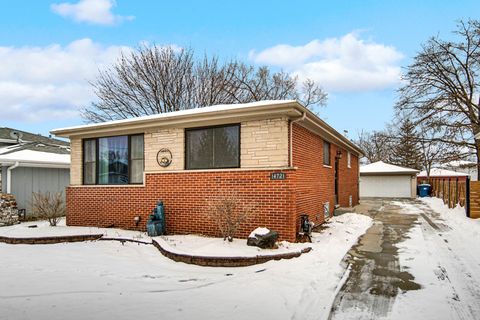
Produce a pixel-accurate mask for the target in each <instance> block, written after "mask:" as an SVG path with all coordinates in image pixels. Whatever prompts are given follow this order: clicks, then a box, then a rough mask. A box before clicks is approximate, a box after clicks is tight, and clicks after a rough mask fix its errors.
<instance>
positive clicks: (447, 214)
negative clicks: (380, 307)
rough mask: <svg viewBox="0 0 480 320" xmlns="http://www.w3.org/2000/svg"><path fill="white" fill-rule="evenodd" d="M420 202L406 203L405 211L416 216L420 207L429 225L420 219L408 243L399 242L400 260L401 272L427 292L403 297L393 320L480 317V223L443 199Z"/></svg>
mask: <svg viewBox="0 0 480 320" xmlns="http://www.w3.org/2000/svg"><path fill="white" fill-rule="evenodd" d="M421 201H422V202H423V204H417V205H412V204H411V203H403V208H404V210H403V212H410V213H412V212H416V210H413V211H412V206H413V207H417V209H418V208H420V211H421V212H422V213H423V214H424V215H425V216H427V218H428V219H430V223H429V222H428V221H427V220H426V219H425V218H424V217H422V216H420V217H419V220H418V224H417V225H416V226H415V227H413V228H412V229H411V230H410V232H409V239H407V240H406V241H404V242H402V243H400V244H399V248H400V250H399V259H400V264H401V266H402V269H403V270H405V271H408V272H409V273H411V274H412V275H413V276H414V277H415V280H414V281H415V282H417V283H419V284H420V285H421V286H422V288H421V289H420V290H416V291H408V292H404V293H401V294H399V295H398V296H397V298H396V301H395V303H394V306H393V309H392V312H391V314H390V316H389V317H390V319H478V315H479V314H480V302H479V301H480V286H479V284H480V274H479V271H480V247H479V246H478V241H479V232H480V220H472V219H469V218H467V217H466V216H465V210H464V209H463V208H461V207H457V208H454V209H449V208H448V207H447V206H445V205H444V204H443V201H442V200H441V199H438V198H423V199H421ZM432 210H433V212H432ZM417 211H418V210H417ZM432 223H433V225H434V226H435V227H433V226H432Z"/></svg>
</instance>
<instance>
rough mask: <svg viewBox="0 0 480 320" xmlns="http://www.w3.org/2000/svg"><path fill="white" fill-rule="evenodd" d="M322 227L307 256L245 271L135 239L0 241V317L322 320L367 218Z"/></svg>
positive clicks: (342, 218) (335, 220)
mask: <svg viewBox="0 0 480 320" xmlns="http://www.w3.org/2000/svg"><path fill="white" fill-rule="evenodd" d="M328 224H329V228H328V229H326V230H324V231H323V232H322V233H321V234H314V236H313V241H314V243H312V244H310V245H311V246H312V247H313V250H312V251H311V252H310V253H308V254H305V255H302V256H301V257H299V258H295V259H292V260H280V261H270V262H267V263H265V264H261V265H256V266H250V267H243V268H208V267H199V266H194V265H187V264H184V263H177V262H174V261H171V260H169V259H167V258H165V257H163V256H162V255H160V254H159V252H158V251H157V250H156V249H155V248H154V247H152V246H147V245H143V244H135V243H125V244H121V243H119V242H114V241H112V242H110V241H97V242H82V243H63V244H54V245H35V246H32V245H7V244H2V243H0V256H1V258H2V267H1V268H0V283H1V284H2V286H1V288H2V290H1V291H0V310H1V311H0V317H4V318H6V319H33V318H35V319H52V320H53V319H66V318H68V319H85V318H88V319H116V320H120V319H132V318H139V319H154V318H155V319H159V318H161V319H232V320H233V319H256V318H260V317H261V318H264V319H318V318H325V317H326V316H328V313H329V310H330V305H331V303H332V301H333V299H334V296H335V292H336V289H337V287H338V285H339V280H340V278H341V277H342V275H343V274H344V269H343V267H342V266H341V265H340V262H341V260H342V258H343V256H344V255H345V253H346V252H347V251H348V249H349V248H350V247H351V246H352V245H353V244H354V243H355V242H356V241H357V238H358V237H359V236H360V235H361V234H363V233H364V232H365V230H366V229H367V228H368V227H369V226H370V225H371V219H370V218H368V217H366V216H363V215H357V214H351V213H349V214H344V215H342V216H339V217H335V218H332V219H331V220H330V222H329V223H328Z"/></svg>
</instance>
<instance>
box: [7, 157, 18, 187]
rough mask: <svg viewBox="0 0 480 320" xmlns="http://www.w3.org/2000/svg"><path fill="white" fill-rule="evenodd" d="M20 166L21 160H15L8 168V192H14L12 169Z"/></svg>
mask: <svg viewBox="0 0 480 320" xmlns="http://www.w3.org/2000/svg"><path fill="white" fill-rule="evenodd" d="M18 166H20V162H18V161H17V162H15V164H14V165H13V166H10V167H8V168H7V193H11V192H12V170H13V169H15V168H17V167H18Z"/></svg>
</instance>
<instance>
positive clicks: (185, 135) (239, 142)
mask: <svg viewBox="0 0 480 320" xmlns="http://www.w3.org/2000/svg"><path fill="white" fill-rule="evenodd" d="M225 127H237V128H238V161H237V164H236V165H235V166H231V167H212V168H189V167H188V155H187V150H188V141H187V132H189V131H196V130H205V129H215V128H225ZM184 137H185V139H184V146H183V147H184V153H185V156H184V163H183V168H184V170H221V169H238V168H240V166H241V159H240V158H241V153H242V152H241V145H242V126H241V124H240V123H228V124H220V125H213V126H202V127H193V128H185V130H184ZM214 152H215V151H214Z"/></svg>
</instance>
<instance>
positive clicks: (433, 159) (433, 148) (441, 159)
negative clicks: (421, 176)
mask: <svg viewBox="0 0 480 320" xmlns="http://www.w3.org/2000/svg"><path fill="white" fill-rule="evenodd" d="M443 136H444V134H443V130H442V128H439V127H432V126H429V127H426V126H424V125H419V126H418V145H419V146H420V150H421V156H422V166H423V169H424V170H425V171H426V173H427V180H430V171H431V170H432V168H434V167H435V166H442V165H444V164H447V163H449V162H451V161H456V160H463V159H465V158H468V157H469V156H470V155H471V154H470V152H469V151H468V149H466V148H462V147H460V146H457V145H455V144H450V143H445V142H443V141H442V139H441V138H442V137H443Z"/></svg>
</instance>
